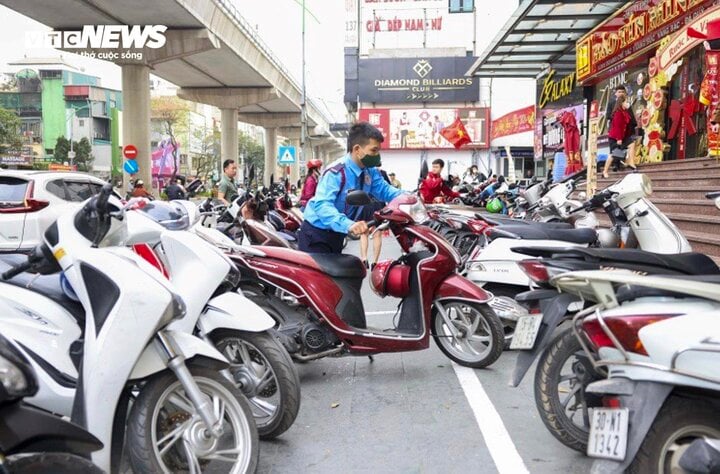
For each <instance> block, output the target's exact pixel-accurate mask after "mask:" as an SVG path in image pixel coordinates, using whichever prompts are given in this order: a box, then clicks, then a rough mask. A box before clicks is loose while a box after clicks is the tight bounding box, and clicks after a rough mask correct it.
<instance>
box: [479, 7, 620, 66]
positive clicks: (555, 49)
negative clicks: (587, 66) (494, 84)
mask: <svg viewBox="0 0 720 474" xmlns="http://www.w3.org/2000/svg"><path fill="white" fill-rule="evenodd" d="M626 3H627V2H625V1H604V2H590V1H585V0H564V1H555V0H524V1H523V2H522V3H521V4H520V6H519V7H518V9H517V10H516V11H515V13H513V15H512V16H511V17H510V19H509V20H508V22H507V23H506V24H505V26H503V28H502V29H501V30H500V32H499V33H498V35H497V36H496V37H495V39H493V41H492V43H491V44H490V46H489V47H488V48H487V49H486V50H485V51H484V52H483V53H482V54H481V55H480V57H479V58H478V60H477V61H475V63H474V64H473V65H472V67H471V68H470V69H469V70H468V72H467V73H466V75H468V76H473V75H474V76H479V77H526V78H533V79H535V78H536V77H538V76H539V75H541V73H542V72H543V71H545V70H547V69H548V68H550V67H551V66H552V68H553V69H556V70H558V71H562V70H567V71H573V70H575V42H576V41H577V40H578V39H579V38H580V37H582V36H583V35H584V34H586V33H587V32H589V31H590V30H592V29H593V28H595V27H596V26H597V25H598V24H599V23H601V22H603V21H605V20H606V19H607V18H608V17H609V16H610V15H612V14H613V13H615V11H617V10H618V9H620V8H621V7H623V6H624V5H625V4H626Z"/></svg>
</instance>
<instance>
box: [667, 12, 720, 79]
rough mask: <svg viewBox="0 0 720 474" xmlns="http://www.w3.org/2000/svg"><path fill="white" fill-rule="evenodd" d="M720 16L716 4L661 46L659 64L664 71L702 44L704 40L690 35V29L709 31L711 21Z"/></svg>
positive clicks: (702, 31)
mask: <svg viewBox="0 0 720 474" xmlns="http://www.w3.org/2000/svg"><path fill="white" fill-rule="evenodd" d="M718 18H720V6H714V7H712V8H710V9H708V10H707V11H706V12H704V13H703V14H702V15H700V16H699V17H697V18H696V19H694V20H693V21H691V22H690V23H688V24H687V25H685V27H684V28H683V29H682V30H681V31H680V32H678V33H677V34H676V35H675V36H674V37H673V38H672V39H671V40H670V42H669V43H667V44H666V45H664V46H662V47H660V48H659V49H658V51H657V54H656V57H657V61H658V62H657V66H658V67H659V68H660V70H662V71H664V70H666V69H667V68H669V67H670V66H671V65H672V64H673V63H675V62H677V61H679V60H680V59H681V58H682V57H683V56H685V55H686V54H687V53H688V52H689V51H690V50H691V49H693V48H694V47H695V46H697V45H699V44H701V43H702V42H703V40H701V39H698V38H691V37H690V36H689V35H688V29H689V28H692V29H694V30H697V31H699V32H701V33H707V24H708V22H709V21H712V20H716V19H718Z"/></svg>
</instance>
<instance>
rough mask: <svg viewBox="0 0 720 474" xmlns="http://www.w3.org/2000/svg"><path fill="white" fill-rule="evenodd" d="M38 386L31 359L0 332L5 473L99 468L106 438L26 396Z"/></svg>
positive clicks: (58, 473)
mask: <svg viewBox="0 0 720 474" xmlns="http://www.w3.org/2000/svg"><path fill="white" fill-rule="evenodd" d="M37 391H38V385H37V379H36V378H35V372H34V370H33V368H32V366H31V365H30V363H29V362H28V360H27V359H26V358H25V357H24V356H23V355H22V354H21V353H20V352H19V351H18V350H17V348H16V347H15V346H14V345H13V344H12V343H11V342H10V341H8V340H7V339H6V338H4V337H2V336H0V474H10V473H12V474H30V473H33V474H40V473H53V474H76V473H80V474H96V473H97V474H99V473H102V472H103V471H102V470H101V469H100V468H99V467H97V466H96V465H95V464H93V463H92V462H90V460H89V457H90V454H91V453H92V452H94V451H97V450H99V449H101V448H102V446H103V445H102V443H101V442H100V440H98V439H97V438H96V437H95V436H93V435H91V434H90V433H88V432H87V431H85V430H84V429H82V428H81V427H79V426H77V425H75V424H73V423H70V422H68V421H65V420H63V419H62V418H60V417H57V416H54V415H52V414H50V413H48V412H46V411H43V410H40V409H37V408H34V407H31V406H30V405H27V404H26V403H24V402H23V401H22V400H23V398H25V397H32V396H33V395H35V394H36V393H37Z"/></svg>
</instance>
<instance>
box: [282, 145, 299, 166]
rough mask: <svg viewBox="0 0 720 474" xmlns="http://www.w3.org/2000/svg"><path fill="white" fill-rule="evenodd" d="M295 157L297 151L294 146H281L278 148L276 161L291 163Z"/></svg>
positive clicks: (284, 163)
mask: <svg viewBox="0 0 720 474" xmlns="http://www.w3.org/2000/svg"><path fill="white" fill-rule="evenodd" d="M296 159H297V151H296V149H295V147H294V146H281V147H279V148H278V163H280V164H281V165H291V164H293V163H295V160H296Z"/></svg>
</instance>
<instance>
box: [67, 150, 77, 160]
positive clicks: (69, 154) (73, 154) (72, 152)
mask: <svg viewBox="0 0 720 474" xmlns="http://www.w3.org/2000/svg"><path fill="white" fill-rule="evenodd" d="M75 156H76V154H75V152H74V151H69V152H68V158H70V159H71V160H72V159H73V158H75Z"/></svg>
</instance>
